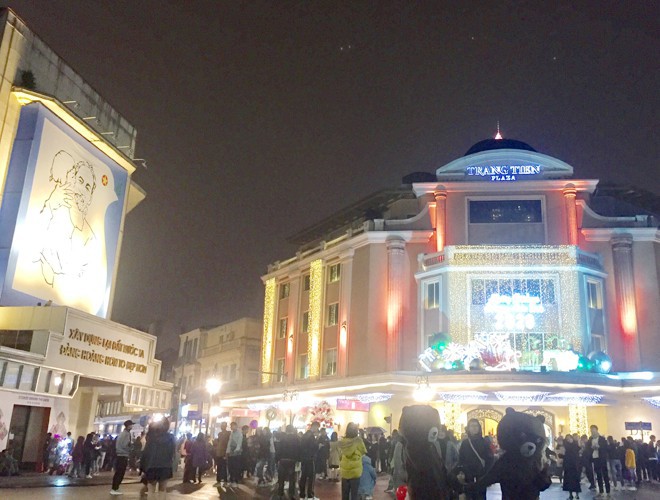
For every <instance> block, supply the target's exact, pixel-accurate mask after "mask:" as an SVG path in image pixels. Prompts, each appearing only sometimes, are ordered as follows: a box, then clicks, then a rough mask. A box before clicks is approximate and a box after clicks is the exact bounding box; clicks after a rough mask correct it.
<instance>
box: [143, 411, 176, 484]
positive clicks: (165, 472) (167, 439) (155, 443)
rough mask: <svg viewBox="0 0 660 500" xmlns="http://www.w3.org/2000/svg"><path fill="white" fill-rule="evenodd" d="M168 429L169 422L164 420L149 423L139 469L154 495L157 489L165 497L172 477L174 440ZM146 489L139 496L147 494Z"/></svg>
mask: <svg viewBox="0 0 660 500" xmlns="http://www.w3.org/2000/svg"><path fill="white" fill-rule="evenodd" d="M169 428H170V421H169V420H168V419H166V418H165V419H163V420H161V421H160V422H153V423H151V424H150V425H149V432H148V433H147V436H146V439H147V444H146V445H145V446H144V449H143V450H142V460H141V461H140V468H141V470H142V472H143V473H144V475H145V479H146V481H147V484H149V485H151V487H152V492H153V493H154V494H155V493H156V487H158V492H159V493H160V494H163V495H165V489H166V487H167V481H168V479H170V478H171V477H172V467H173V465H174V452H175V449H176V440H175V439H174V436H173V435H172V434H170V433H169V432H168V431H169ZM146 488H147V485H145V486H144V487H143V488H142V491H141V492H140V493H141V495H145V494H146V493H147V490H146Z"/></svg>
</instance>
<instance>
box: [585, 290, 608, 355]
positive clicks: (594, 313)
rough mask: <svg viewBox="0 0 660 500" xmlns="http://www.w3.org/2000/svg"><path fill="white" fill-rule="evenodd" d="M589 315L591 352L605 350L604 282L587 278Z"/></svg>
mask: <svg viewBox="0 0 660 500" xmlns="http://www.w3.org/2000/svg"><path fill="white" fill-rule="evenodd" d="M586 284H587V314H588V318H589V331H590V333H591V346H590V350H591V351H603V350H605V347H606V346H605V321H604V314H603V282H602V281H601V280H599V279H596V278H587V283H586Z"/></svg>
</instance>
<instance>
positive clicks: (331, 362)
mask: <svg viewBox="0 0 660 500" xmlns="http://www.w3.org/2000/svg"><path fill="white" fill-rule="evenodd" d="M336 373H337V349H326V351H325V371H324V374H325V375H335V374H336Z"/></svg>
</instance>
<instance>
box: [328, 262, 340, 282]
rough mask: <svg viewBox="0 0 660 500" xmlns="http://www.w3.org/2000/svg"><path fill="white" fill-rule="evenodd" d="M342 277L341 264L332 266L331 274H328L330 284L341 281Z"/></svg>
mask: <svg viewBox="0 0 660 500" xmlns="http://www.w3.org/2000/svg"><path fill="white" fill-rule="evenodd" d="M340 277H341V264H334V265H332V266H330V273H329V274H328V283H334V282H336V281H339V278H340Z"/></svg>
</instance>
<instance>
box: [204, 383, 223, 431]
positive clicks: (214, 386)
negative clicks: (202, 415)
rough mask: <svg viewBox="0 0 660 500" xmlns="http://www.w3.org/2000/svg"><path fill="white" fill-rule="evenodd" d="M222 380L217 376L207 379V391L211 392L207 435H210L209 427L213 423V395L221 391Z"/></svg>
mask: <svg viewBox="0 0 660 500" xmlns="http://www.w3.org/2000/svg"><path fill="white" fill-rule="evenodd" d="M221 386H222V382H221V381H220V380H218V379H217V378H215V377H211V378H209V379H207V380H206V391H207V392H208V393H209V417H208V418H207V419H206V436H207V437H208V435H209V427H210V424H211V407H212V406H213V396H215V395H216V394H217V393H219V392H220V387H221Z"/></svg>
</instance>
